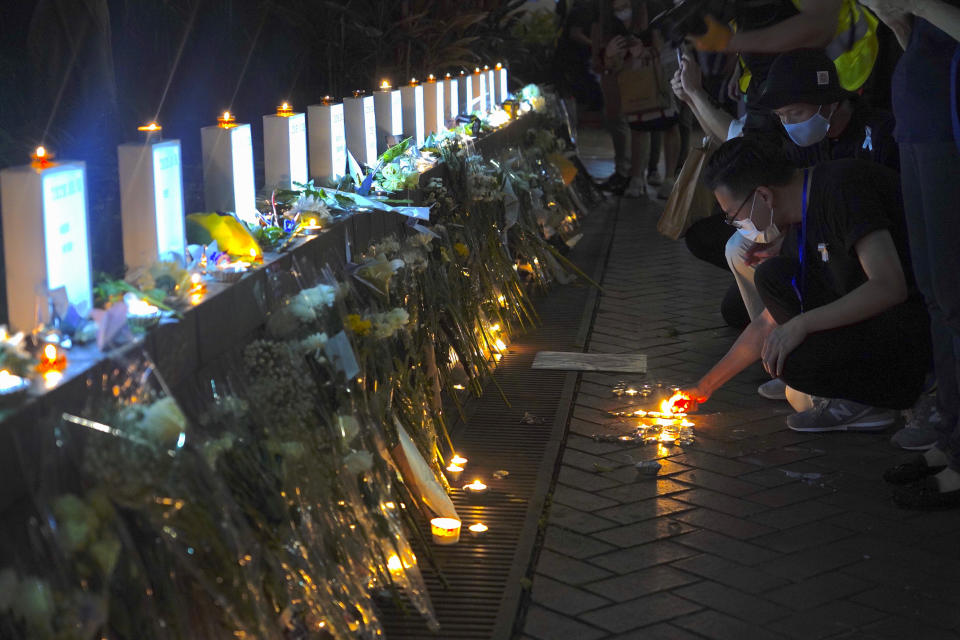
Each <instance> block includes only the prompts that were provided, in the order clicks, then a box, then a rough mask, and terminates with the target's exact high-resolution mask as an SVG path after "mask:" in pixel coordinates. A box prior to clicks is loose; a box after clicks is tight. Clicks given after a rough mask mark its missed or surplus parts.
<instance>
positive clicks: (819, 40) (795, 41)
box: [726, 0, 843, 53]
mask: <svg viewBox="0 0 960 640" xmlns="http://www.w3.org/2000/svg"><path fill="white" fill-rule="evenodd" d="M841 8H843V0H805V1H804V3H803V9H802V10H801V12H800V13H798V14H797V15H795V16H792V17H790V18H787V19H786V20H783V21H781V22H778V23H777V24H775V25H772V26H769V27H765V28H763V29H752V30H749V31H738V32H737V33H735V34H733V36H732V37H731V38H730V42H729V43H728V44H727V48H726V50H727V51H748V52H751V53H781V52H784V51H792V50H794V49H823V48H824V47H826V46H827V45H828V44H830V42H831V41H832V40H833V37H834V35H835V34H836V31H837V24H838V18H839V15H840V9H841Z"/></svg>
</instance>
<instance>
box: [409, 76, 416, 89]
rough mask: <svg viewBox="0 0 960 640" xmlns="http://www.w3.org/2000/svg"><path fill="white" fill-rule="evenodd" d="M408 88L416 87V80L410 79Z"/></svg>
mask: <svg viewBox="0 0 960 640" xmlns="http://www.w3.org/2000/svg"><path fill="white" fill-rule="evenodd" d="M410 86H411V87H415V86H417V79H416V78H410Z"/></svg>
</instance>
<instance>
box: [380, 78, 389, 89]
mask: <svg viewBox="0 0 960 640" xmlns="http://www.w3.org/2000/svg"><path fill="white" fill-rule="evenodd" d="M380 88H381V89H384V90H386V89H389V88H390V81H389V80H384V81H383V82H381V83H380Z"/></svg>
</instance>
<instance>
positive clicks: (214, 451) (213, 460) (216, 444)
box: [203, 433, 237, 469]
mask: <svg viewBox="0 0 960 640" xmlns="http://www.w3.org/2000/svg"><path fill="white" fill-rule="evenodd" d="M236 439H237V438H236V436H235V435H233V434H232V433H227V434H226V435H224V436H222V437H220V438H217V439H216V440H211V441H210V442H207V443H206V444H204V445H203V459H204V460H206V462H207V466H208V467H210V468H211V469H215V468H216V466H217V460H219V459H220V456H221V455H223V454H224V453H225V452H227V451H229V450H230V449H232V448H233V443H234V442H235V441H236Z"/></svg>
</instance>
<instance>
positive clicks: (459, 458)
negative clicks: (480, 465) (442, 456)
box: [450, 453, 467, 467]
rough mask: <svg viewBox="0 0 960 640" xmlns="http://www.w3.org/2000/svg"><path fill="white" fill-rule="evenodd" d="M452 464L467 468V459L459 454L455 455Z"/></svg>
mask: <svg viewBox="0 0 960 640" xmlns="http://www.w3.org/2000/svg"><path fill="white" fill-rule="evenodd" d="M450 464H455V465H459V466H461V467H465V466H467V459H466V458H464V457H463V456H461V455H460V454H458V453H455V454H453V457H452V458H450Z"/></svg>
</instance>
